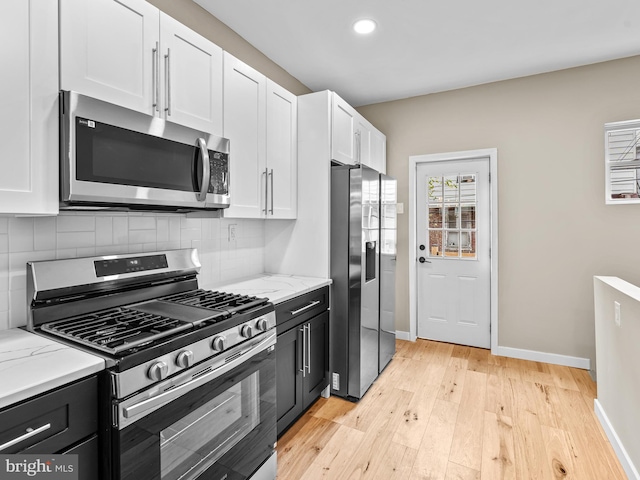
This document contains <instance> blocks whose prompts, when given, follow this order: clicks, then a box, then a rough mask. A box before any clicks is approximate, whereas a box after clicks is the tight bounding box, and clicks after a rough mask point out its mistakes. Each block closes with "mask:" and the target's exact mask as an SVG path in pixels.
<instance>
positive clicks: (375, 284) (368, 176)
mask: <svg viewBox="0 0 640 480" xmlns="http://www.w3.org/2000/svg"><path fill="white" fill-rule="evenodd" d="M379 195H380V177H379V174H378V172H376V171H375V170H372V169H370V168H368V167H365V166H356V167H353V166H342V165H336V166H332V167H331V278H332V280H333V290H332V306H331V317H330V329H329V330H330V336H331V341H330V342H329V350H330V357H331V362H330V371H331V372H332V390H331V392H332V393H334V394H336V395H340V396H343V397H347V398H352V399H359V398H362V396H363V395H364V394H365V392H366V391H367V389H368V388H369V387H370V386H371V384H372V383H373V381H374V380H375V379H376V377H377V376H378V363H379V360H378V349H379V347H378V345H379V343H378V342H379V338H378V337H379V252H380V242H379V219H380V205H379Z"/></svg>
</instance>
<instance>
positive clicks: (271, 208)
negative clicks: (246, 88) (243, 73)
mask: <svg viewBox="0 0 640 480" xmlns="http://www.w3.org/2000/svg"><path fill="white" fill-rule="evenodd" d="M266 126H267V166H266V168H267V170H268V180H269V183H268V185H267V190H268V196H267V201H268V202H267V206H268V208H267V218H284V219H286V218H296V215H297V205H298V194H297V192H298V189H297V181H298V135H297V134H298V106H297V97H296V96H295V95H294V94H293V93H291V92H289V91H287V90H285V89H284V88H282V87H281V86H280V85H278V84H277V83H274V82H272V81H271V80H268V79H267V125H266Z"/></svg>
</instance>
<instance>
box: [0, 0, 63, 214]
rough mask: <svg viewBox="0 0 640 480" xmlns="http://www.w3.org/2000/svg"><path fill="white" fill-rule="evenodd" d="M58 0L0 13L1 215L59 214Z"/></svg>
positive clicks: (23, 1) (15, 2)
mask: <svg viewBox="0 0 640 480" xmlns="http://www.w3.org/2000/svg"><path fill="white" fill-rule="evenodd" d="M57 16H58V2H57V1H46V2H42V1H35V0H5V1H4V2H3V3H2V15H0V58H2V59H3V63H4V68H3V71H2V75H0V88H2V91H3V92H5V93H4V95H3V96H2V100H0V111H1V112H2V116H1V117H0V171H1V172H2V174H1V175H0V213H2V214H33V215H37V214H44V215H55V214H56V213H58V23H57Z"/></svg>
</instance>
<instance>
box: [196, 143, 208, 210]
mask: <svg viewBox="0 0 640 480" xmlns="http://www.w3.org/2000/svg"><path fill="white" fill-rule="evenodd" d="M198 148H200V156H201V157H202V184H201V185H200V191H199V192H197V193H196V200H198V201H199V202H204V201H205V200H206V198H207V191H208V190H209V182H210V181H211V163H210V162H209V150H207V144H206V143H205V141H204V138H199V139H198Z"/></svg>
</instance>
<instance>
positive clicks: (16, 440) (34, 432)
mask: <svg viewBox="0 0 640 480" xmlns="http://www.w3.org/2000/svg"><path fill="white" fill-rule="evenodd" d="M50 428H51V424H50V423H47V424H46V425H43V426H41V427H38V428H36V429H33V428H31V427H29V428H27V430H26V432H27V433H25V434H24V435H20V436H19V437H17V438H14V439H13V440H9V441H8V442H7V443H3V444H2V445H0V452H1V451H2V450H4V449H6V448H9V447H12V446H13V445H15V444H17V443H20V442H22V441H24V440H26V439H28V438H31V437H34V436H36V435H38V434H39V433H42V432H44V431H45V430H49V429H50Z"/></svg>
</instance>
